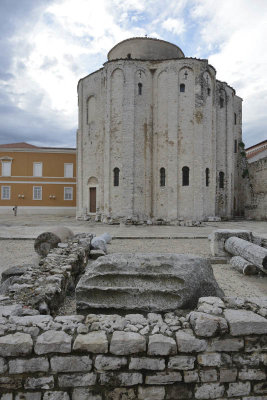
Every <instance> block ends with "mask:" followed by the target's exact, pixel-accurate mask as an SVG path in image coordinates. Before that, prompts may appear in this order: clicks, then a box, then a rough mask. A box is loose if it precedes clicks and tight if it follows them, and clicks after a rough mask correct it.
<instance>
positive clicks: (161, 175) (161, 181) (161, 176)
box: [159, 167, 166, 187]
mask: <svg viewBox="0 0 267 400" xmlns="http://www.w3.org/2000/svg"><path fill="white" fill-rule="evenodd" d="M159 185H160V187H164V186H166V170H165V168H164V167H161V168H160V170H159Z"/></svg>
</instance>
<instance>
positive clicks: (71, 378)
mask: <svg viewBox="0 0 267 400" xmlns="http://www.w3.org/2000/svg"><path fill="white" fill-rule="evenodd" d="M95 383H96V374H94V373H93V372H90V373H88V374H81V373H79V374H63V375H59V376H58V386H59V387H60V388H74V387H77V386H85V387H86V386H92V385H95Z"/></svg>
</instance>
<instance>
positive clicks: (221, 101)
mask: <svg viewBox="0 0 267 400" xmlns="http://www.w3.org/2000/svg"><path fill="white" fill-rule="evenodd" d="M223 107H224V99H223V98H222V97H220V108H223Z"/></svg>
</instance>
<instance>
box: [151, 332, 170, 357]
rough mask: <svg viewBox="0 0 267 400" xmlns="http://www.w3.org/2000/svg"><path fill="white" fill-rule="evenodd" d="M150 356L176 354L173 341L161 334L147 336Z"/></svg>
mask: <svg viewBox="0 0 267 400" xmlns="http://www.w3.org/2000/svg"><path fill="white" fill-rule="evenodd" d="M147 353H148V354H149V355H151V356H167V355H171V354H177V345H176V343H175V340H174V339H172V338H170V337H168V336H164V335H161V334H156V335H151V336H149V341H148V351H147Z"/></svg>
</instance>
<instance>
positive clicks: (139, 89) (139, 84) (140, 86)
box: [138, 83, 143, 95]
mask: <svg viewBox="0 0 267 400" xmlns="http://www.w3.org/2000/svg"><path fill="white" fill-rule="evenodd" d="M142 88H143V85H142V83H138V94H140V95H141V94H142Z"/></svg>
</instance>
